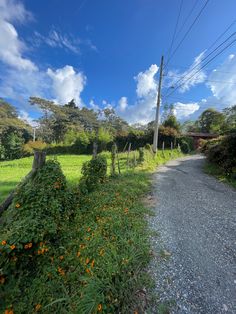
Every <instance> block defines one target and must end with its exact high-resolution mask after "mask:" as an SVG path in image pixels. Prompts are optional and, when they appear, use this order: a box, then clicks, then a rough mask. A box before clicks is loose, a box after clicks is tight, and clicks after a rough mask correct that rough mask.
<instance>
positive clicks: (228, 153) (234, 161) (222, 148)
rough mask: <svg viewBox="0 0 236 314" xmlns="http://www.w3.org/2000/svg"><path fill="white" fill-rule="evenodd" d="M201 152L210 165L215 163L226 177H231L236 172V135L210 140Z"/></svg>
mask: <svg viewBox="0 0 236 314" xmlns="http://www.w3.org/2000/svg"><path fill="white" fill-rule="evenodd" d="M202 150H203V151H204V153H205V154H206V156H207V159H208V161H209V162H211V163H215V164H216V165H218V166H219V167H220V168H221V169H223V170H224V173H225V174H226V175H230V176H232V175H233V173H235V171H236V134H231V135H228V136H224V137H221V138H219V139H216V140H210V141H208V142H207V143H205V144H204V145H203V147H202Z"/></svg>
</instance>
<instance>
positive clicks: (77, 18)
mask: <svg viewBox="0 0 236 314" xmlns="http://www.w3.org/2000/svg"><path fill="white" fill-rule="evenodd" d="M205 2H206V0H183V2H182V9H181V12H180V18H179V24H178V28H177V34H178V36H176V38H175V41H174V45H173V49H172V51H174V49H175V47H176V46H177V45H178V43H179V42H180V40H181V39H182V38H183V36H184V34H185V32H186V31H187V29H188V28H189V26H190V24H191V23H192V21H193V20H194V18H195V17H196V16H197V14H198V12H199V11H200V9H201V8H202V7H203V5H204V4H205ZM180 5H181V0H159V1H157V0H129V1H124V0H122V1H115V0H99V1H98V0H67V1H65V0H60V1H58V0H41V1H32V0H18V1H17V0H0V97H2V98H4V99H6V100H8V101H9V102H11V103H12V104H14V105H15V106H17V108H18V109H19V112H20V115H21V116H22V117H23V118H25V119H28V120H30V119H32V118H34V117H36V116H37V115H38V112H37V110H35V109H34V108H32V107H30V106H29V104H28V98H29V97H30V96H40V97H43V98H48V99H53V100H55V102H58V103H61V104H63V103H65V102H68V101H69V100H70V99H71V98H75V99H76V101H77V103H78V105H79V106H87V107H90V108H95V109H96V108H101V107H107V106H112V107H114V108H115V109H116V111H117V113H118V114H120V115H121V116H122V117H123V118H125V119H126V120H128V121H129V122H130V123H137V122H141V123H146V122H148V121H150V120H153V119H154V113H155V110H154V108H155V101H156V90H157V80H158V76H159V71H158V67H159V63H160V58H161V55H162V54H163V55H164V58H165V61H167V59H168V49H169V47H170V44H171V40H172V36H173V33H174V28H175V25H176V21H177V16H178V12H179V8H180ZM193 7H194V11H193V12H192V15H191V16H190V17H189V19H188V20H187V21H186V24H185V26H184V27H183V29H182V31H181V32H180V33H178V31H179V29H180V28H181V25H182V24H183V22H184V21H185V20H186V18H187V16H188V14H189V12H190V11H191V9H192V8H193ZM235 12H236V2H235V0H226V1H219V0H210V1H209V2H208V3H207V5H206V7H205V9H204V10H203V12H202V14H201V16H200V18H199V19H198V20H197V22H196V24H195V25H194V26H193V28H192V29H191V31H190V32H189V34H188V36H187V37H186V39H185V40H184V41H183V43H182V44H181V46H180V47H179V49H178V50H177V51H176V53H175V54H174V55H173V58H171V60H170V62H169V64H168V66H167V67H166V68H165V72H164V74H165V76H164V82H163V91H162V94H163V95H167V94H169V93H170V92H172V91H173V89H168V87H170V86H177V85H178V83H176V81H177V80H178V79H179V78H178V77H181V75H182V76H183V75H186V77H185V81H186V82H185V84H183V86H181V88H179V89H177V90H176V91H174V92H173V94H172V95H170V97H169V98H167V99H165V98H163V102H168V103H174V106H175V112H176V115H177V117H178V118H179V119H181V120H186V119H195V118H196V117H197V116H198V115H199V114H200V113H201V112H202V111H203V110H204V109H206V108H207V107H215V108H217V109H219V110H222V109H223V108H224V107H225V106H229V105H232V104H235V103H236V101H235V100H236V88H235V87H236V57H234V54H235V52H236V44H235V45H232V46H231V47H230V48H229V49H227V50H226V51H225V52H224V53H222V54H221V55H220V56H218V57H217V58H216V59H215V60H214V61H213V62H211V63H210V64H209V66H207V67H206V68H204V70H201V67H202V65H203V64H204V58H205V57H206V55H207V54H208V53H209V52H211V51H212V50H213V49H214V48H215V47H216V46H217V45H218V44H220V43H221V42H222V41H224V40H225V39H226V38H227V36H229V35H230V34H231V33H233V32H234V31H236V23H235V24H234V25H233V26H232V27H231V28H230V30H229V31H228V32H227V33H226V34H225V35H224V36H223V37H222V38H221V39H220V40H219V41H218V43H217V44H216V45H215V46H214V47H213V48H212V49H211V50H207V48H208V47H210V45H211V44H212V43H213V42H214V41H215V39H216V38H217V37H218V36H219V35H220V34H221V33H222V32H223V31H224V30H225V29H226V28H227V27H228V26H229V25H230V23H232V22H233V21H234V19H236V14H235ZM232 39H233V38H232ZM191 67H192V68H193V67H195V71H196V70H199V72H198V73H197V75H195V76H194V77H193V78H191V75H190V73H194V72H191ZM213 70H216V71H213ZM187 79H188V80H187Z"/></svg>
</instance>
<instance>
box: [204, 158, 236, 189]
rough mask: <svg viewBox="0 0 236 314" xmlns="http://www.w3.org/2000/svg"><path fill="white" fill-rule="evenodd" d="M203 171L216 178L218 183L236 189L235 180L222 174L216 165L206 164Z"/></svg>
mask: <svg viewBox="0 0 236 314" xmlns="http://www.w3.org/2000/svg"><path fill="white" fill-rule="evenodd" d="M204 171H205V172H206V173H207V174H209V175H212V176H214V177H216V178H217V179H218V180H219V181H221V182H224V183H226V184H229V185H230V186H232V187H233V188H235V189H236V179H233V178H232V177H229V176H227V175H226V174H225V173H224V172H223V170H222V169H221V168H220V167H219V166H217V165H216V164H212V163H209V162H206V163H205V165H204ZM234 175H235V174H234Z"/></svg>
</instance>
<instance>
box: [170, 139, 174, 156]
mask: <svg viewBox="0 0 236 314" xmlns="http://www.w3.org/2000/svg"><path fill="white" fill-rule="evenodd" d="M170 150H171V157H172V150H173V142H171V143H170Z"/></svg>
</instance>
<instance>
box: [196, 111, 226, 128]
mask: <svg viewBox="0 0 236 314" xmlns="http://www.w3.org/2000/svg"><path fill="white" fill-rule="evenodd" d="M224 123H225V116H224V114H223V113H221V112H219V111H217V110H215V109H213V108H209V109H206V110H205V111H203V113H202V114H201V115H200V117H199V118H198V120H197V125H198V126H199V129H200V131H201V132H203V133H220V132H221V131H222V130H223V128H224Z"/></svg>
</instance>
